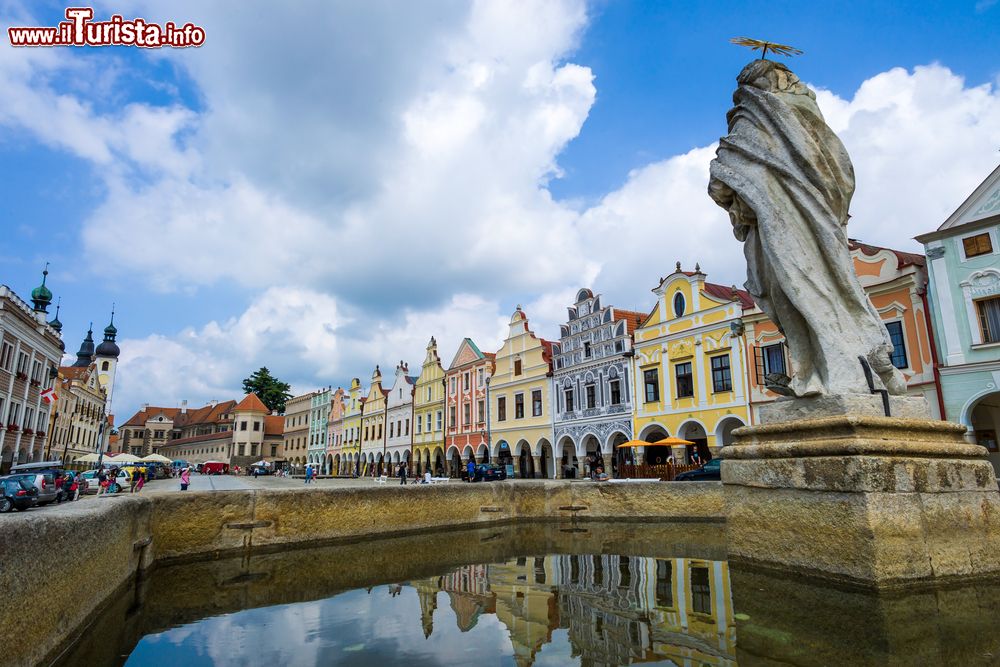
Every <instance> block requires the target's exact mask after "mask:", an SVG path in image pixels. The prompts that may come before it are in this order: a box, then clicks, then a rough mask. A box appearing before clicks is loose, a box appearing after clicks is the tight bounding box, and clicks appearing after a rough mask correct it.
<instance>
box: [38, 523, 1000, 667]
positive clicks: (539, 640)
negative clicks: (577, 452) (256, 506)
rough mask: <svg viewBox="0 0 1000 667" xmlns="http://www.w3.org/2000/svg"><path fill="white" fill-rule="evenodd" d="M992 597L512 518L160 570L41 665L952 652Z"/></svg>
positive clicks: (950, 657) (667, 528) (914, 660)
mask: <svg viewBox="0 0 1000 667" xmlns="http://www.w3.org/2000/svg"><path fill="white" fill-rule="evenodd" d="M469 563H472V564H471V565H470V564H469ZM997 613H1000V586H998V585H996V583H988V582H969V583H966V584H964V585H958V584H953V585H948V586H941V587H938V588H933V589H927V590H917V591H913V590H911V591H906V592H897V593H889V594H882V595H873V594H870V593H865V592H860V591H850V590H838V589H837V588H833V587H830V586H828V585H825V584H823V583H818V582H806V581H802V580H797V579H793V578H790V577H787V576H783V575H780V574H779V575H774V574H765V573H759V572H753V571H749V570H746V569H744V568H740V567H736V566H729V565H727V563H726V562H725V527H724V526H722V525H721V524H714V525H702V524H650V523H636V524H630V523H627V522H618V523H615V524H600V523H580V524H576V525H572V526H566V525H563V524H526V525H525V524H521V525H510V526H492V527H489V528H482V529H476V530H463V531H452V532H444V533H433V534H431V533H428V534H418V535H411V536H405V537H398V538H388V539H381V540H369V541H365V542H361V543H355V544H342V545H337V546H328V547H320V548H310V549H299V550H291V551H285V552H281V553H260V552H257V553H253V554H252V555H247V556H245V557H234V558H224V559H219V560H202V561H197V562H189V563H176V564H173V565H169V566H164V567H159V568H157V569H156V570H155V571H154V572H153V573H152V575H151V576H150V577H149V578H147V579H144V580H142V581H140V582H139V583H138V584H137V585H135V586H133V587H132V588H130V589H128V590H125V591H121V592H119V593H117V594H116V595H115V596H112V598H111V604H110V606H109V607H108V608H107V609H106V610H105V611H104V612H103V613H102V614H100V615H98V616H96V617H95V619H94V621H93V623H92V625H91V626H90V627H88V628H86V629H85V630H84V631H83V633H82V638H81V640H80V641H78V642H77V643H76V644H74V645H72V646H70V647H69V648H68V650H67V652H66V653H65V654H63V655H62V656H60V657H59V658H58V660H57V661H56V662H55V663H54V664H58V665H59V667H72V666H73V665H87V666H88V667H91V666H101V665H106V666H112V665H114V666H118V665H122V664H125V663H126V662H127V663H128V664H129V665H143V666H146V665H177V664H183V665H184V667H200V666H202V665H206V666H207V665H213V666H218V667H228V666H229V665H233V666H236V665H267V666H268V667H273V666H274V665H327V664H350V665H378V666H379V667H386V666H387V665H394V664H406V665H408V666H409V665H470V664H471V665H483V666H485V665H536V666H543V665H573V664H576V665H594V666H599V665H624V664H637V663H650V664H666V665H684V666H685V667H689V666H690V667H703V666H704V665H735V664H737V662H738V663H739V664H740V665H741V666H742V667H747V666H748V665H767V666H769V667H770V666H773V665H777V664H782V665H801V666H816V667H819V666H823V665H852V666H853V665H862V666H868V665H871V666H873V667H874V666H876V665H878V666H882V665H956V666H958V665H961V666H963V667H965V666H967V665H980V664H982V665H995V664H1000V635H998V634H997V633H996V632H995V631H994V628H993V619H994V618H995V617H996V615H997Z"/></svg>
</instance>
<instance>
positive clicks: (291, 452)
mask: <svg viewBox="0 0 1000 667" xmlns="http://www.w3.org/2000/svg"><path fill="white" fill-rule="evenodd" d="M311 410H312V393H311V392H310V393H308V394H302V395H301V396H294V397H292V398H290V399H288V401H286V402H285V430H284V436H283V442H282V445H283V447H284V451H285V457H286V458H287V459H288V465H289V467H290V468H291V469H292V470H293V471H296V472H302V471H303V470H305V467H306V464H307V463H308V462H309V459H308V457H309V429H310V423H309V420H310V413H311Z"/></svg>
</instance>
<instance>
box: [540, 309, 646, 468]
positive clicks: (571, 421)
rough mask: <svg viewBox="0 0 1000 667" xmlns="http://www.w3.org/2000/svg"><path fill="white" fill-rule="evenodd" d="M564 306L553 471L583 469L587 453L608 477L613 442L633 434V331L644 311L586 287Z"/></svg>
mask: <svg viewBox="0 0 1000 667" xmlns="http://www.w3.org/2000/svg"><path fill="white" fill-rule="evenodd" d="M568 311H569V318H568V320H567V321H566V323H565V324H563V325H561V326H560V328H559V329H560V330H559V335H560V339H559V347H558V349H557V350H556V351H555V355H554V356H555V369H554V377H553V382H552V384H553V401H554V408H555V409H554V414H555V420H554V421H555V425H554V427H555V432H554V438H555V440H554V441H553V442H554V443H555V446H556V449H555V453H556V461H557V465H556V466H554V468H555V471H554V472H555V473H556V474H557V475H558V476H562V474H563V473H564V471H565V470H566V469H567V467H574V468H576V471H577V474H584V473H585V472H586V471H585V469H584V468H585V467H586V466H585V465H584V462H585V461H586V460H587V459H588V458H590V459H591V460H595V461H597V462H598V464H599V463H600V462H601V461H603V463H604V465H603V466H602V469H603V470H604V471H605V472H606V473H607V474H609V475H612V476H613V475H614V474H615V472H616V470H615V466H614V463H615V455H614V454H615V447H616V446H617V445H619V444H621V443H623V442H627V441H628V440H631V439H632V405H633V397H634V394H633V390H632V334H633V332H634V331H635V329H636V327H637V326H638V325H639V324H641V323H642V321H643V320H644V319H645V318H646V314H645V313H637V312H633V311H628V310H621V309H618V308H615V307H613V306H606V305H604V304H603V303H602V302H601V297H600V295H595V294H594V293H593V292H592V291H591V290H589V289H581V290H580V291H579V292H577V295H576V303H574V304H573V305H572V306H570V307H569V309H568ZM543 460H544V459H543ZM546 472H547V473H548V474H547V476H549V477H551V476H552V472H553V471H552V467H548V468H547V470H546Z"/></svg>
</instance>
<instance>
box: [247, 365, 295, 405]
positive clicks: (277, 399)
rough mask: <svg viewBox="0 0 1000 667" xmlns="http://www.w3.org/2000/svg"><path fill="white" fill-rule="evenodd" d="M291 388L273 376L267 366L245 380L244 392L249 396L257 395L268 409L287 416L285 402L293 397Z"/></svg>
mask: <svg viewBox="0 0 1000 667" xmlns="http://www.w3.org/2000/svg"><path fill="white" fill-rule="evenodd" d="M290 389H291V387H290V386H289V385H288V383H287V382H282V381H281V380H279V379H278V378H276V377H274V376H273V375H271V371H269V370H267V367H266V366H261V367H260V370H257V371H254V372H253V374H251V375H250V377H248V378H246V379H244V380H243V391H244V392H246V393H247V394H250V393H253V394H257V398H259V399H260V400H261V401H263V403H264V405H266V406H267V409H268V410H270V411H271V412H274V413H276V414H279V415H280V414H285V401H287V400H288V399H290V398H291V397H292V394H291V392H290V391H289V390H290Z"/></svg>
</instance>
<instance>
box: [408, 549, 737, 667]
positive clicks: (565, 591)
mask: <svg viewBox="0 0 1000 667" xmlns="http://www.w3.org/2000/svg"><path fill="white" fill-rule="evenodd" d="M412 585H413V586H414V588H416V589H417V592H418V595H419V599H420V607H421V619H422V622H423V627H424V634H425V636H426V635H429V634H430V632H431V630H432V629H433V623H432V616H433V612H434V610H435V609H436V606H437V600H436V594H437V592H438V591H445V592H448V594H449V596H450V598H451V606H452V609H454V611H455V614H456V617H457V620H458V626H459V628H460V629H461V630H462V631H463V632H464V631H467V630H469V629H471V628H472V627H474V626H475V624H476V621H477V619H478V617H479V615H480V614H482V613H483V612H486V613H494V614H496V616H497V618H498V620H500V621H501V622H502V623H503V624H504V625H505V626H506V627H507V630H508V632H509V635H510V640H511V644H512V647H513V650H514V658H515V662H516V663H517V664H518V665H531V664H532V663H533V662H534V660H535V656H536V655H537V653H538V651H539V650H540V649H541V648H542V646H544V645H545V644H546V643H549V642H550V641H551V640H552V632H553V630H555V629H556V628H559V627H564V628H568V629H569V639H570V642H571V645H572V649H573V655H574V656H580V657H581V659H582V662H583V664H586V665H603V664H608V665H611V664H630V663H637V662H648V661H654V660H656V661H662V660H664V659H668V660H671V661H673V662H676V663H677V664H696V665H699V666H700V665H720V666H729V665H735V657H734V656H735V649H736V631H735V627H733V624H732V614H733V611H732V609H733V608H732V597H731V595H730V590H729V571H728V566H727V564H726V563H723V562H715V561H703V560H697V559H687V558H674V559H655V558H644V557H635V556H632V557H629V556H616V555H606V554H604V555H593V556H592V555H558V556H541V557H522V558H517V559H515V560H511V561H508V562H506V563H502V564H494V565H475V566H466V567H462V568H458V569H456V570H454V571H452V572H451V573H449V574H447V575H445V576H442V577H434V578H432V579H429V580H424V581H420V582H413V583H412Z"/></svg>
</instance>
